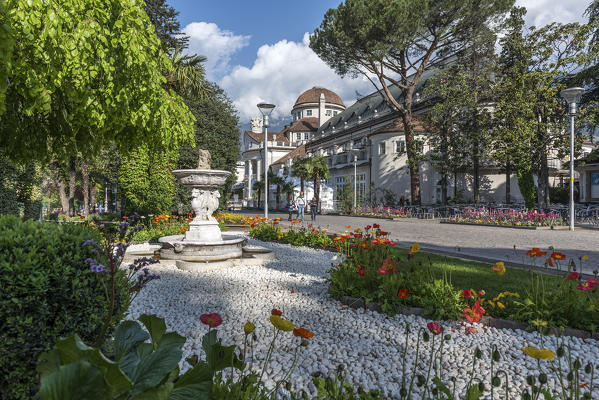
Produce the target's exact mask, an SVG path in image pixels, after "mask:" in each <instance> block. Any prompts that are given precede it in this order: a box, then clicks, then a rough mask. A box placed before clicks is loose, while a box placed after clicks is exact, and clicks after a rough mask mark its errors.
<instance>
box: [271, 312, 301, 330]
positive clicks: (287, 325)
mask: <svg viewBox="0 0 599 400" xmlns="http://www.w3.org/2000/svg"><path fill="white" fill-rule="evenodd" d="M270 323H271V324H273V325H274V327H275V328H277V329H278V330H280V331H285V332H291V331H292V330H293V329H294V328H295V325H293V322H291V321H287V320H284V319H283V318H281V317H279V316H278V315H271V316H270Z"/></svg>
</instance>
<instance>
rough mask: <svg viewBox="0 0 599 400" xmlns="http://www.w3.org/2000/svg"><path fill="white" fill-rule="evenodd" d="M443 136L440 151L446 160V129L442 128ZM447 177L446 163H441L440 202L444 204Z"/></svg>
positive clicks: (445, 200) (447, 155)
mask: <svg viewBox="0 0 599 400" xmlns="http://www.w3.org/2000/svg"><path fill="white" fill-rule="evenodd" d="M442 133H443V136H442V137H441V153H442V154H443V160H444V161H446V160H447V159H448V157H449V154H447V153H448V151H447V147H448V146H447V136H448V133H447V129H443V132H442ZM448 178H449V171H448V170H447V163H446V162H442V163H441V202H442V203H443V205H444V206H446V205H447V181H448Z"/></svg>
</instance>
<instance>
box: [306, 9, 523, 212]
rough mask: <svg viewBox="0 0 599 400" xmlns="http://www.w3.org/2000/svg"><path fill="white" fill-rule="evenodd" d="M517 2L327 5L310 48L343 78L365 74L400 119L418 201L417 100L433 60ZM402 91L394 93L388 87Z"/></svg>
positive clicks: (462, 44)
mask: <svg viewBox="0 0 599 400" xmlns="http://www.w3.org/2000/svg"><path fill="white" fill-rule="evenodd" d="M512 4H513V0H499V1H497V0H464V1H458V2H456V1H454V0H441V1H428V0H426V1H422V0H406V1H392V2H389V1H387V0H346V1H345V3H342V4H340V5H339V7H337V8H336V9H329V10H328V11H327V12H326V14H325V16H324V20H323V21H322V23H321V25H320V28H318V29H316V30H315V32H314V35H313V36H312V37H311V38H310V47H311V48H312V49H313V50H314V51H315V52H316V54H318V55H319V57H320V58H322V59H323V60H324V61H325V62H326V63H327V64H328V65H330V66H331V67H332V68H334V69H335V71H337V73H339V74H340V75H342V76H345V75H359V74H362V75H364V76H365V77H366V78H367V79H369V80H370V81H371V83H372V84H373V85H374V86H375V88H376V89H377V90H378V91H380V92H381V93H382V94H383V95H384V98H385V99H386V101H387V103H388V104H389V105H390V107H391V108H392V109H393V110H395V111H396V112H397V113H398V114H399V116H400V117H401V119H402V123H403V126H404V135H405V139H406V150H407V156H408V168H409V171H410V189H411V197H412V202H413V203H419V202H420V176H419V172H418V159H419V157H418V156H419V154H418V153H419V146H418V143H417V140H415V137H414V129H413V116H412V111H413V103H414V102H413V100H414V95H415V91H416V88H417V87H419V85H420V80H421V78H422V75H423V73H424V71H425V70H426V69H428V68H429V67H430V65H431V64H434V63H435V62H437V61H439V60H441V59H443V58H445V57H447V55H448V54H452V53H455V52H456V51H459V50H461V49H463V48H464V47H465V46H466V45H467V43H466V41H465V40H464V38H465V37H466V36H467V35H468V34H469V33H470V32H471V30H472V27H473V26H480V25H491V23H492V21H493V20H494V19H495V18H497V17H499V16H502V15H503V14H504V13H505V12H507V11H508V10H509V9H510V7H511V6H512ZM392 85H394V86H397V87H398V88H399V89H400V92H401V96H398V97H394V96H393V95H392V94H391V91H390V87H391V86H392Z"/></svg>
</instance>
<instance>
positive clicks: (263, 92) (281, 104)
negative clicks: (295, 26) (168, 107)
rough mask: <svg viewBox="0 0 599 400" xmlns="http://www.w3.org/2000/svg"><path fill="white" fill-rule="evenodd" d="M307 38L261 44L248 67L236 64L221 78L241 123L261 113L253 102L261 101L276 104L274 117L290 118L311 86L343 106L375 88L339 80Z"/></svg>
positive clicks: (358, 82) (359, 81) (360, 83)
mask: <svg viewBox="0 0 599 400" xmlns="http://www.w3.org/2000/svg"><path fill="white" fill-rule="evenodd" d="M309 39H310V37H309V34H308V33H305V34H304V37H303V40H302V42H301V43H298V42H293V41H287V40H281V41H279V42H277V43H275V44H273V45H263V46H261V47H260V48H259V49H258V52H257V57H256V60H255V61H254V64H253V65H252V66H251V67H250V68H247V67H244V66H236V67H234V68H233V70H232V71H231V73H230V74H228V75H226V76H225V77H223V78H222V79H221V81H220V82H219V84H220V85H221V87H223V88H224V89H225V90H226V91H227V93H228V95H229V97H230V98H231V99H233V102H234V103H235V105H236V107H237V109H238V111H239V114H240V117H241V121H240V122H241V123H242V124H246V123H247V122H249V120H250V118H251V117H253V116H258V115H259V114H260V112H259V111H258V109H257V107H256V104H258V103H260V102H262V101H266V102H271V103H273V104H276V106H277V108H276V109H275V110H274V111H273V114H272V118H273V119H285V118H288V119H290V118H291V116H290V113H291V108H292V107H293V104H294V103H295V100H297V98H298V97H299V95H300V94H301V93H302V92H304V91H305V90H307V89H310V88H311V87H314V86H321V87H325V88H327V89H330V90H332V91H334V92H335V93H337V94H338V95H339V96H340V97H341V98H342V99H343V102H344V103H345V105H346V107H347V106H350V105H351V104H353V102H354V101H355V99H356V95H355V91H356V90H357V91H359V92H360V93H361V94H362V95H365V94H369V93H371V92H372V91H373V90H374V88H373V86H372V85H371V84H370V82H368V81H367V80H364V79H361V78H357V79H350V78H345V79H342V78H341V77H340V76H339V75H337V74H336V73H335V72H334V71H333V70H332V69H331V68H330V67H329V66H327V65H326V64H325V63H324V62H323V61H322V60H321V59H320V58H318V56H317V55H316V53H314V52H313V51H312V49H310V47H309ZM273 122H275V121H273Z"/></svg>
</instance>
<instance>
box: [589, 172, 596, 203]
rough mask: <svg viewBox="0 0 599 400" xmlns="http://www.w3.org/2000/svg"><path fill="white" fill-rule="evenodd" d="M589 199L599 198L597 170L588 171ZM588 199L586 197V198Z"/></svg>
mask: <svg viewBox="0 0 599 400" xmlns="http://www.w3.org/2000/svg"><path fill="white" fill-rule="evenodd" d="M590 178H591V179H590V181H591V199H599V172H591V173H590ZM587 200H588V199H587Z"/></svg>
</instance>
